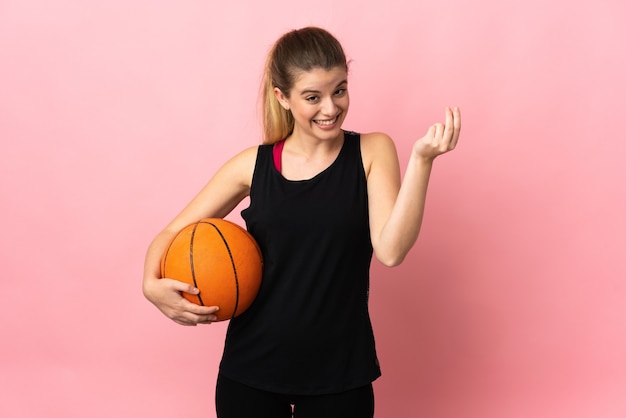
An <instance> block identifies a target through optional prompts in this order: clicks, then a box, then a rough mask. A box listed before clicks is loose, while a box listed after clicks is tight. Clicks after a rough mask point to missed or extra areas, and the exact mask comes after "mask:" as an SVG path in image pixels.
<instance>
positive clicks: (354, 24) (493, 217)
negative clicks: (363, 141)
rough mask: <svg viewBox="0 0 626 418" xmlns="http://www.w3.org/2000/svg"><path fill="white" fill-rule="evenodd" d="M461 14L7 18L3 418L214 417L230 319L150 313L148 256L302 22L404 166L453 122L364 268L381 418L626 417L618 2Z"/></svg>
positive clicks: (285, 12)
mask: <svg viewBox="0 0 626 418" xmlns="http://www.w3.org/2000/svg"><path fill="white" fill-rule="evenodd" d="M478 3H479V4H477V2H470V1H465V0H451V1H448V2H443V3H442V2H438V1H431V0H429V1H426V2H413V1H409V0H407V1H391V2H389V1H387V2H364V1H356V0H346V1H343V2H336V1H331V0H321V1H319V2H315V3H308V4H306V5H304V4H303V3H300V2H293V1H279V0H268V1H266V2H252V1H250V2H238V1H233V2H221V3H219V5H216V4H215V3H213V2H207V1H188V2H163V1H152V0H150V1H149V0H127V1H123V2H122V1H118V0H112V1H108V2H84V1H78V0H74V1H70V0H58V1H55V2H46V1H36V0H20V1H17V0H12V1H11V0H8V1H4V2H1V3H0V138H1V141H2V142H1V143H2V150H1V151H0V175H1V177H0V192H1V193H0V199H1V200H0V205H1V206H0V207H1V208H2V209H1V210H2V215H3V216H2V218H0V222H1V231H2V233H1V234H0V254H1V257H2V258H1V261H2V268H3V274H2V284H3V286H2V292H1V293H0V310H1V311H0V314H1V318H2V319H1V321H2V322H1V324H2V343H1V344H0V386H1V390H0V416H2V417H11V418H12V417H28V418H35V417H37V418H40V417H52V416H55V417H56V416H58V417H68V418H74V417H76V418H78V417H80V418H84V417H94V418H108V417H113V416H115V417H118V416H119V417H125V416H150V417H154V418H159V417H170V416H181V417H183V416H184V417H190V418H192V417H213V416H214V412H213V411H214V408H213V393H214V392H213V391H214V380H215V374H216V371H217V365H218V362H219V357H220V353H221V349H222V344H223V336H224V332H225V327H226V324H224V323H221V324H214V325H212V326H211V327H208V328H207V327H199V328H193V329H192V328H185V327H180V326H177V325H175V324H173V323H171V322H169V321H168V320H166V319H165V317H163V316H161V315H160V314H159V313H158V311H157V310H156V309H155V308H153V307H152V306H151V305H150V304H149V303H148V302H147V301H145V300H144V299H143V297H142V295H141V291H140V282H141V274H142V263H143V255H144V251H145V249H146V247H147V245H148V243H149V241H150V240H151V239H152V237H153V236H154V234H156V232H157V231H158V230H159V229H160V228H161V227H162V226H163V225H164V224H165V223H166V222H167V221H168V220H169V219H170V218H171V217H173V216H174V215H175V214H176V213H177V212H178V210H180V209H181V207H182V205H184V204H185V203H186V202H187V201H188V200H189V199H190V198H191V197H192V196H193V195H194V194H195V193H196V191H197V190H198V189H199V188H200V187H201V186H202V185H203V184H204V182H205V181H206V180H207V179H208V178H209V177H210V176H211V174H212V173H213V172H214V171H215V170H216V169H217V167H218V166H219V165H220V164H221V163H222V162H223V161H224V160H225V159H226V158H229V157H230V156H232V155H233V154H234V153H235V152H238V151H239V150H241V149H242V148H244V147H247V146H250V145H254V144H256V143H258V142H259V138H260V136H259V126H260V125H259V121H258V120H259V119H258V112H257V107H256V100H257V92H258V86H259V81H260V76H261V69H262V65H263V60H264V58H265V53H266V52H267V49H268V48H269V46H270V45H271V43H272V42H273V41H274V40H275V38H276V37H277V36H279V35H280V34H282V33H283V32H284V31H286V30H289V29H292V28H296V27H301V26H304V25H309V24H315V25H321V26H324V27H326V28H328V29H330V30H331V31H332V32H334V33H335V34H336V35H337V36H338V37H339V39H340V40H341V41H342V42H343V44H344V47H345V48H346V50H347V53H348V55H349V56H350V58H351V60H352V64H351V65H352V67H351V79H350V83H351V84H350V90H351V98H352V108H351V113H350V116H349V119H348V121H347V123H346V126H345V127H346V128H348V129H352V130H357V131H363V132H366V131H372V130H381V131H385V132H387V133H389V134H391V135H392V136H393V137H394V138H395V139H396V141H397V145H398V149H399V153H400V156H401V158H402V161H403V164H404V163H405V162H406V156H407V153H408V150H409V149H410V146H411V144H412V141H414V140H415V139H416V138H418V137H419V136H421V135H422V134H423V132H424V131H425V130H426V128H427V126H428V125H429V124H430V123H432V122H434V121H436V120H438V119H440V118H441V115H442V114H443V109H444V106H447V105H458V106H460V107H461V109H462V111H463V117H464V120H463V124H464V126H463V133H462V138H461V141H462V142H461V144H460V146H459V148H458V150H457V151H455V152H454V153H453V154H450V155H447V156H445V157H443V158H442V159H441V160H439V161H438V162H437V165H436V168H435V172H434V174H433V178H432V182H431V188H430V191H429V200H428V204H427V214H426V219H425V224H424V227H423V232H422V236H421V238H420V241H419V242H418V244H417V245H416V247H415V248H414V250H413V251H412V253H411V255H410V257H409V258H408V259H407V261H406V262H405V263H404V264H403V265H402V266H400V267H398V268H395V269H387V268H383V267H382V266H380V265H378V264H377V263H374V266H373V268H372V270H373V271H372V292H371V311H372V317H373V321H374V326H375V332H376V335H377V341H378V350H379V356H380V360H381V364H382V367H383V377H382V378H381V379H379V380H378V381H377V382H376V385H375V389H376V392H377V416H379V417H394V418H396V417H428V418H432V417H441V418H448V417H450V418H456V417H461V416H462V417H466V418H467V417H481V418H490V417H494V418H499V417H507V418H517V417H520V418H522V417H539V418H542V417H568V418H577V417H581V418H582V417H602V418H613V417H615V418H618V417H620V418H621V417H624V416H626V303H625V296H626V291H625V287H624V278H625V277H626V265H625V262H624V256H623V255H624V254H623V253H624V248H625V247H626V242H625V238H624V237H625V236H626V224H625V222H624V220H623V214H624V213H626V186H625V181H624V178H625V175H624V174H625V170H624V168H623V167H624V164H623V159H624V156H625V155H626V145H625V144H624V142H625V141H624V140H625V139H626V138H625V136H624V128H625V126H624V124H625V123H624V121H625V120H626V110H625V109H626V107H625V106H624V103H623V102H624V99H625V98H626V86H625V82H624V77H623V74H625V73H626V63H625V61H624V60H625V59H626V53H625V51H626V50H625V49H624V46H623V40H624V39H626V29H625V28H624V25H623V23H624V21H626V6H624V5H623V2H621V1H618V0H598V1H594V2H585V3H588V4H585V3H583V2H574V3H572V2H566V1H555V2H544V1H539V0H530V1H526V2H508V1H505V2H502V1H496V0H488V1H484V2H478ZM230 218H231V219H233V220H235V221H237V222H240V217H239V213H238V211H236V212H234V213H233V214H232V216H231V217H230Z"/></svg>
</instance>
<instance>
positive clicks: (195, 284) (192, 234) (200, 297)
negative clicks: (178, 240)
mask: <svg viewBox="0 0 626 418" xmlns="http://www.w3.org/2000/svg"><path fill="white" fill-rule="evenodd" d="M199 224H200V223H199V222H198V223H196V224H195V225H194V226H193V230H192V231H191V239H190V240H189V264H190V265H191V278H192V279H193V286H194V287H196V288H197V287H198V283H197V282H196V270H195V268H194V265H193V239H194V237H195V236H196V229H198V225H199ZM196 296H197V298H198V301H200V305H202V306H204V302H202V296H201V295H200V294H197V295H196Z"/></svg>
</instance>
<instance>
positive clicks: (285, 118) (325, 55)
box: [262, 27, 348, 144]
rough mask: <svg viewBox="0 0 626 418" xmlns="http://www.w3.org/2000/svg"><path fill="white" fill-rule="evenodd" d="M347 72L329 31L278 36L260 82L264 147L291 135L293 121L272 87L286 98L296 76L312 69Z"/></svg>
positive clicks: (308, 29) (299, 31) (306, 30)
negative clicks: (341, 68)
mask: <svg viewBox="0 0 626 418" xmlns="http://www.w3.org/2000/svg"><path fill="white" fill-rule="evenodd" d="M338 66H339V67H343V68H345V70H346V71H348V63H347V60H346V55H345V53H344V51H343V48H342V47H341V44H340V43H339V41H338V40H337V39H336V38H335V37H334V36H333V35H331V34H330V33H329V32H328V31H326V30H324V29H321V28H317V27H306V28H302V29H296V30H292V31H290V32H287V33H286V34H284V35H283V36H282V37H280V38H279V39H278V40H277V41H276V43H275V44H274V46H273V47H272V49H271V50H270V52H269V54H268V56H267V61H266V63H265V73H264V80H263V91H262V105H263V131H264V140H263V143H264V144H273V143H276V142H278V141H280V140H282V139H285V138H286V137H287V136H289V135H290V134H291V133H292V132H293V128H294V119H293V116H292V114H291V112H290V111H288V110H286V109H284V108H283V107H282V106H281V105H280V103H279V102H278V99H277V98H276V96H275V95H274V88H278V89H280V91H281V92H282V93H283V95H284V96H285V97H287V98H288V97H289V95H290V94H291V89H292V88H293V85H294V83H295V79H296V76H297V75H298V73H299V72H301V71H310V70H312V69H314V68H323V69H325V70H331V69H333V68H335V67H338Z"/></svg>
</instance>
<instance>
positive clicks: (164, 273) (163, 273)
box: [161, 231, 181, 278]
mask: <svg viewBox="0 0 626 418" xmlns="http://www.w3.org/2000/svg"><path fill="white" fill-rule="evenodd" d="M180 233H181V231H179V232H177V233H176V235H174V237H173V238H172V239H171V240H170V242H169V244H167V249H166V251H165V256H164V257H163V262H162V263H161V278H164V277H167V259H168V258H169V256H170V250H171V249H172V245H174V241H176V238H177V237H178V236H179V235H180Z"/></svg>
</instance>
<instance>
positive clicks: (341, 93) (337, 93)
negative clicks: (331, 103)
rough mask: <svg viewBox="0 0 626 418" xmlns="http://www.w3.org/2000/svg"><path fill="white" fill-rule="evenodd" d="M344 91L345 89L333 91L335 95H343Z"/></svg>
mask: <svg viewBox="0 0 626 418" xmlns="http://www.w3.org/2000/svg"><path fill="white" fill-rule="evenodd" d="M345 93H346V89H339V90H337V91H336V92H335V96H343V95H344V94H345Z"/></svg>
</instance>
